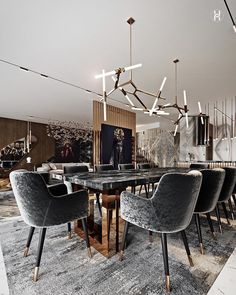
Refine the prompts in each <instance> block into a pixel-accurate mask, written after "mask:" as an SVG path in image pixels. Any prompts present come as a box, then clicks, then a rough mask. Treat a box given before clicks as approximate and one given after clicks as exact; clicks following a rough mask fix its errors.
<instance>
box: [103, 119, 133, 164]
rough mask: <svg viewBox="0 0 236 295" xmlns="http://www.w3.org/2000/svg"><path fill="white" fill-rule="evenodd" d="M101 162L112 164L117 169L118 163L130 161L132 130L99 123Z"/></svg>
mask: <svg viewBox="0 0 236 295" xmlns="http://www.w3.org/2000/svg"><path fill="white" fill-rule="evenodd" d="M100 161H101V163H102V164H112V165H113V166H114V168H115V169H118V164H122V163H131V162H132V130H131V129H127V128H121V127H118V126H112V125H107V124H102V125H101V159H100Z"/></svg>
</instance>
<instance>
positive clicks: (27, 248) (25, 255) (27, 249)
mask: <svg viewBox="0 0 236 295" xmlns="http://www.w3.org/2000/svg"><path fill="white" fill-rule="evenodd" d="M28 252H29V247H26V248H25V251H24V254H23V255H24V257H27V256H28Z"/></svg>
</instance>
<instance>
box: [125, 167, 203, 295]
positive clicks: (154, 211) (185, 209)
mask: <svg viewBox="0 0 236 295" xmlns="http://www.w3.org/2000/svg"><path fill="white" fill-rule="evenodd" d="M201 182H202V174H201V172H199V171H190V172H189V173H167V174H165V175H163V176H162V178H161V180H160V182H159V186H158V188H157V190H156V191H155V193H154V194H153V196H152V198H150V199H145V198H141V197H139V196H136V195H133V194H131V193H128V192H122V194H121V217H122V218H123V219H124V220H125V227H124V232H123V240H122V245H121V252H120V259H121V260H122V259H123V253H124V249H125V242H126V237H127V232H128V225H129V223H132V224H134V225H137V226H139V227H141V228H144V229H147V230H149V231H152V232H157V233H160V234H161V241H162V251H163V260H164V269H165V277H166V288H167V291H170V275H169V265H168V252H167V234H169V233H176V232H181V235H182V238H183V241H184V245H185V249H186V252H187V255H188V258H189V262H190V265H193V264H192V259H191V253H190V250H189V247H188V242H187V238H186V234H185V229H186V228H187V226H188V225H189V223H190V221H191V219H192V216H193V212H194V208H195V205H196V202H197V198H198V194H199V191H200V187H201Z"/></svg>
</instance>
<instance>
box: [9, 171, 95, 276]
mask: <svg viewBox="0 0 236 295" xmlns="http://www.w3.org/2000/svg"><path fill="white" fill-rule="evenodd" d="M10 181H11V185H12V189H13V193H14V196H15V198H16V202H17V205H18V207H19V210H20V213H21V216H22V218H23V220H24V221H25V223H26V224H28V225H29V226H30V232H29V236H28V240H27V244H26V250H25V255H27V253H28V249H29V247H30V243H31V240H32V237H33V233H34V229H35V228H40V237H39V243H38V253H37V259H36V265H35V270H34V276H33V279H34V281H37V280H38V274H39V266H40V261H41V256H42V251H43V244H44V239H45V235H46V229H47V227H50V226H55V225H60V224H64V223H68V222H70V221H72V220H75V219H82V224H83V229H84V232H85V237H86V243H87V249H88V254H89V255H90V256H91V249H90V244H89V237H88V230H87V221H86V218H87V217H88V215H89V203H88V193H87V191H84V190H82V191H78V192H75V193H73V194H66V186H65V185H64V184H61V186H64V192H65V194H64V195H62V196H57V193H58V192H59V191H60V192H61V189H62V188H59V187H58V185H56V186H51V187H49V188H48V187H47V185H46V183H45V181H44V180H43V178H42V177H41V176H40V175H39V174H38V173H35V172H28V171H13V172H11V173H10Z"/></svg>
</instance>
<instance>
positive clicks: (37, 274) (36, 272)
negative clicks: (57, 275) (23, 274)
mask: <svg viewBox="0 0 236 295" xmlns="http://www.w3.org/2000/svg"><path fill="white" fill-rule="evenodd" d="M38 279H39V267H35V268H34V276H33V281H34V282H37V281H38Z"/></svg>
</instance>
